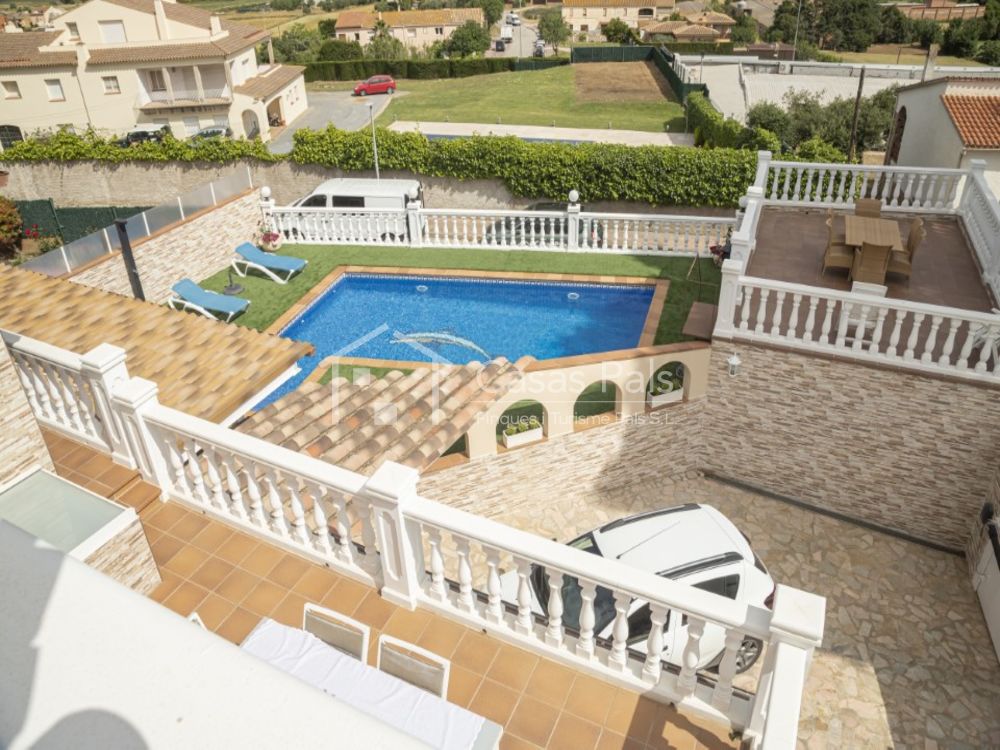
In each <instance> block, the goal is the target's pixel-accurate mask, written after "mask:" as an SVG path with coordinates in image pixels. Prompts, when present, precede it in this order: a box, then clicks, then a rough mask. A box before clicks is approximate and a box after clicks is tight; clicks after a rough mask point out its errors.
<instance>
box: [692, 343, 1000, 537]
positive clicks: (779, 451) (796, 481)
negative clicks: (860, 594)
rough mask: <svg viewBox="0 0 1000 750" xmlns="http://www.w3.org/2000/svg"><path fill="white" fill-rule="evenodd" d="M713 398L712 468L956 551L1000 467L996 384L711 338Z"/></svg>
mask: <svg viewBox="0 0 1000 750" xmlns="http://www.w3.org/2000/svg"><path fill="white" fill-rule="evenodd" d="M734 351H735V352H737V353H738V354H739V356H740V358H741V359H742V360H743V364H742V365H741V366H740V370H739V373H738V374H737V375H736V376H735V377H730V376H729V375H728V368H727V365H726V358H727V357H729V356H730V354H732V353H733V352H734ZM708 393H709V397H708V401H707V406H706V409H705V438H706V440H707V441H709V444H712V445H715V446H717V448H716V449H715V450H712V451H710V452H707V453H706V454H705V455H704V458H703V460H702V461H701V462H700V465H701V466H702V467H704V468H705V469H707V470H709V471H711V472H713V473H715V474H717V475H719V476H722V477H726V478H730V479H734V480H737V481H740V482H745V483H747V484H750V485H753V486H755V487H759V488H763V489H765V490H769V491H771V492H775V493H778V494H781V495H785V496H787V497H790V498H794V499H796V500H801V501H804V502H806V503H809V504H812V505H815V506H817V507H820V508H823V509H825V510H829V511H834V512H836V513H840V514H843V515H846V516H850V517H851V518H856V519H861V520H864V521H868V522H870V523H873V524H877V525H879V526H883V527H887V528H890V529H895V530H897V531H901V532H903V533H906V534H909V535H911V536H913V537H916V538H918V539H922V540H926V541H930V542H934V543H937V544H940V545H944V546H946V547H949V548H953V549H962V548H963V547H964V546H965V544H966V542H967V540H968V535H969V526H970V522H971V520H972V519H973V518H974V517H975V516H976V514H977V513H978V512H979V508H980V506H981V505H982V502H983V499H984V498H985V497H986V496H987V493H988V490H989V486H990V482H991V481H992V480H993V479H994V477H995V474H994V471H995V470H996V467H997V466H998V465H1000V390H998V389H996V388H991V387H989V386H980V385H973V384H969V383H961V382H956V381H950V380H943V379H942V380H939V379H934V378H929V377H924V376H920V375H914V374H912V373H910V372H907V371H897V370H892V369H888V368H879V367H870V366H866V365H862V364H858V363H854V362H845V361H843V360H835V359H827V358H821V357H814V356H805V355H802V354H798V353H793V352H788V351H783V350H778V349H772V348H766V347H760V346H750V345H744V344H736V343H721V342H715V344H714V345H713V347H712V361H711V366H710V368H709V387H708Z"/></svg>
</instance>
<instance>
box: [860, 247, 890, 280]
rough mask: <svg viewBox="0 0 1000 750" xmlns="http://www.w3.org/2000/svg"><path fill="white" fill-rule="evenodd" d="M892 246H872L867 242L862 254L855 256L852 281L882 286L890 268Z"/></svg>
mask: <svg viewBox="0 0 1000 750" xmlns="http://www.w3.org/2000/svg"><path fill="white" fill-rule="evenodd" d="M891 252H892V246H891V245H872V244H871V243H869V242H866V243H865V244H863V245H862V246H861V252H860V253H857V254H856V255H855V256H854V264H853V265H852V266H851V275H850V279H851V281H861V282H864V283H866V284H882V283H884V282H885V272H886V270H887V269H888V267H889V253H891Z"/></svg>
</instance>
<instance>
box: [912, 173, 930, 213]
mask: <svg viewBox="0 0 1000 750" xmlns="http://www.w3.org/2000/svg"><path fill="white" fill-rule="evenodd" d="M926 182H927V175H926V174H923V173H921V174H920V175H919V176H918V177H917V189H916V195H915V196H914V198H915V204H916V205H917V206H918V207H919V208H929V206H928V205H927V192H926V191H925V190H924V185H925V184H926Z"/></svg>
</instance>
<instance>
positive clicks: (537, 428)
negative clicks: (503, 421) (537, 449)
mask: <svg viewBox="0 0 1000 750" xmlns="http://www.w3.org/2000/svg"><path fill="white" fill-rule="evenodd" d="M502 437H503V446H504V448H517V447H519V446H522V445H528V444H529V443H537V442H538V441H539V440H541V439H542V438H543V437H545V435H544V434H543V431H542V423H541V422H539V421H538V417H528V418H527V419H518V420H516V421H515V422H513V423H512V424H509V425H507V427H505V428H504V431H503V436H502Z"/></svg>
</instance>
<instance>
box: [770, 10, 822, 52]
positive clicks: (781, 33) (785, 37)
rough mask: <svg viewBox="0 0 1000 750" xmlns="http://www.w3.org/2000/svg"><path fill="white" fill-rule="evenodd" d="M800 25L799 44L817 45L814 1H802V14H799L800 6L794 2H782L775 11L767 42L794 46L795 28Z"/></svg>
mask: <svg viewBox="0 0 1000 750" xmlns="http://www.w3.org/2000/svg"><path fill="white" fill-rule="evenodd" d="M796 24H798V29H799V34H798V41H799V42H811V43H812V44H815V43H816V40H817V37H816V7H815V6H814V5H813V3H812V0H802V13H801V17H800V14H799V4H798V3H797V2H795V1H794V0H781V5H779V6H778V8H777V9H776V10H775V11H774V21H773V23H772V24H771V26H770V28H768V30H767V41H769V42H784V43H785V44H792V43H793V42H794V40H795V27H796Z"/></svg>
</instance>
